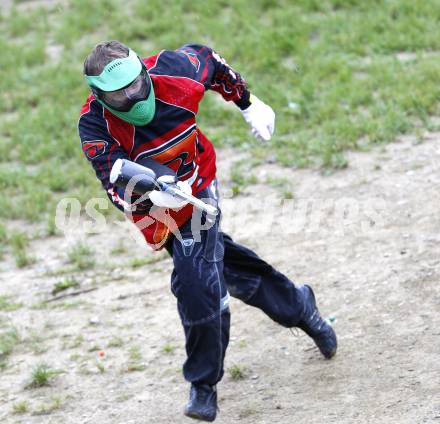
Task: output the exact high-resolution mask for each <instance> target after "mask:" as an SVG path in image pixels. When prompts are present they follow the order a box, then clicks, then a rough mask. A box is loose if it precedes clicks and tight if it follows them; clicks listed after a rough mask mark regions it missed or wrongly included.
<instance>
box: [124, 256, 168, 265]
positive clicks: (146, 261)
mask: <svg viewBox="0 0 440 424" xmlns="http://www.w3.org/2000/svg"><path fill="white" fill-rule="evenodd" d="M165 258H166V255H161V254H154V255H151V256H147V257H144V258H134V259H132V260H131V261H129V263H128V265H129V266H130V267H131V268H140V267H142V266H145V265H151V264H155V263H157V262H160V261H163V260H164V259H165Z"/></svg>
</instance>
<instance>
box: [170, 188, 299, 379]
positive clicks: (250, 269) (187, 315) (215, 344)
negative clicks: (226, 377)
mask: <svg viewBox="0 0 440 424" xmlns="http://www.w3.org/2000/svg"><path fill="white" fill-rule="evenodd" d="M207 194H208V193H207V192H205V191H204V192H203V193H201V194H200V196H199V197H201V198H203V197H207ZM191 227H192V224H191V221H189V222H187V223H186V224H185V225H184V226H183V227H181V228H180V234H181V238H180V240H179V239H178V238H177V237H174V238H173V239H172V240H171V241H170V243H169V244H168V245H167V250H168V252H169V253H170V254H171V255H172V257H173V261H174V270H173V273H172V277H171V290H172V292H173V294H174V295H175V296H176V298H177V302H178V310H179V314H180V318H181V320H182V324H183V327H184V331H185V337H186V353H187V360H186V362H185V364H184V366H183V374H184V377H185V379H186V380H187V381H189V382H192V383H205V384H211V385H213V384H216V383H217V382H218V381H220V379H221V378H222V376H223V361H224V357H225V353H226V348H227V346H228V342H229V327H230V312H229V307H228V303H229V294H228V292H229V293H230V295H231V296H233V297H236V298H238V299H240V300H242V301H243V302H245V303H247V304H248V305H252V306H255V307H257V308H259V309H261V310H262V311H263V312H265V313H266V314H267V315H268V316H269V317H270V318H272V319H273V320H274V321H276V322H278V323H279V324H281V325H283V326H285V327H293V326H295V325H296V324H297V323H298V321H299V320H300V319H301V314H302V310H303V300H302V297H301V293H300V292H299V291H298V290H297V289H296V287H295V285H294V284H293V283H292V282H291V281H290V280H289V279H288V278H287V277H286V276H284V275H283V274H281V273H280V272H278V271H276V270H275V269H274V268H273V267H272V266H270V265H269V264H268V263H266V262H265V261H263V260H262V259H260V258H259V257H258V256H257V255H256V254H255V253H254V252H253V251H252V250H250V249H247V248H246V247H243V246H241V245H239V244H237V243H235V242H234V241H233V240H232V239H231V237H229V236H228V235H226V234H225V233H223V232H221V231H219V222H218V219H217V221H216V222H215V224H214V225H212V226H211V228H209V229H207V230H202V231H200V232H198V231H197V232H195V231H194V226H193V227H192V228H191Z"/></svg>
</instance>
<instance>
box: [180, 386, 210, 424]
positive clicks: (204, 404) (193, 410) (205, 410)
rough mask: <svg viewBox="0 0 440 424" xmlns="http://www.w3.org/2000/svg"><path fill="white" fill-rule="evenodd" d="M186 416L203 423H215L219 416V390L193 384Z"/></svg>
mask: <svg viewBox="0 0 440 424" xmlns="http://www.w3.org/2000/svg"><path fill="white" fill-rule="evenodd" d="M184 414H185V415H186V416H187V417H190V418H194V419H196V420H201V421H214V420H215V417H216V415H217V390H216V387H215V386H209V385H208V384H191V391H190V394H189V401H188V403H187V405H186V408H185V412H184Z"/></svg>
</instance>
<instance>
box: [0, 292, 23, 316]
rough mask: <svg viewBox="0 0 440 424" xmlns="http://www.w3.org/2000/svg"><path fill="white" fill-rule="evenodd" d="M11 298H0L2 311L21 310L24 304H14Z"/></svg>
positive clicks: (0, 309)
mask: <svg viewBox="0 0 440 424" xmlns="http://www.w3.org/2000/svg"><path fill="white" fill-rule="evenodd" d="M10 298H11V296H0V311H5V312H10V311H15V310H17V309H20V308H21V307H22V306H23V304H22V303H13V302H11V301H10Z"/></svg>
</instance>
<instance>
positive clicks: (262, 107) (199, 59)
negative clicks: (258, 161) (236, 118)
mask: <svg viewBox="0 0 440 424" xmlns="http://www.w3.org/2000/svg"><path fill="white" fill-rule="evenodd" d="M177 52H178V53H183V54H185V55H186V56H187V60H188V61H189V62H190V63H191V65H192V67H193V69H192V73H193V78H194V79H195V80H197V81H198V82H200V83H202V84H203V85H204V86H205V89H207V90H208V89H209V90H213V91H216V92H218V93H220V94H221V96H222V97H223V98H224V99H225V100H226V101H233V102H234V103H235V104H236V105H237V106H238V107H239V109H240V111H241V113H242V115H243V118H244V119H245V121H246V122H247V123H248V124H249V125H250V127H251V130H252V133H253V134H254V136H256V137H257V138H260V139H262V140H266V141H267V140H270V138H271V136H272V134H273V132H274V129H275V113H274V111H273V110H272V108H271V107H270V106H268V105H266V104H265V103H264V102H262V101H261V100H260V99H258V98H257V97H256V96H254V95H253V94H251V93H250V92H249V90H248V85H247V82H246V80H245V79H244V78H243V77H242V76H241V75H240V74H239V73H238V72H237V71H235V70H234V69H232V68H231V67H230V66H229V65H228V63H227V62H226V61H225V59H223V58H222V57H221V56H220V55H219V54H218V53H216V52H215V51H214V50H213V49H211V48H210V47H208V46H204V45H198V44H187V45H185V46H183V47H181V48H180V49H178V50H177Z"/></svg>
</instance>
